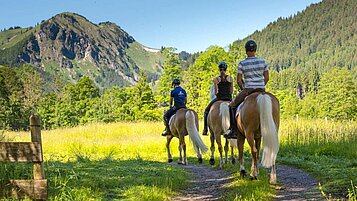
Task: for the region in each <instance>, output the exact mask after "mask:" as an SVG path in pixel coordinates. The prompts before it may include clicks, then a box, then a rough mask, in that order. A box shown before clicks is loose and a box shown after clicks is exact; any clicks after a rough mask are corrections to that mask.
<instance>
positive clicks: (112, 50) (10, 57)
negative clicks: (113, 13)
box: [0, 12, 162, 87]
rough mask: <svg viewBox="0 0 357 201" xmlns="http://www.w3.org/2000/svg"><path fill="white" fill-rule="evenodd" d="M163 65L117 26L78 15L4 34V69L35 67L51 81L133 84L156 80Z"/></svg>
mask: <svg viewBox="0 0 357 201" xmlns="http://www.w3.org/2000/svg"><path fill="white" fill-rule="evenodd" d="M161 62H162V58H161V50H160V49H154V48H149V47H145V46H143V45H141V44H140V43H139V42H137V41H135V39H134V38H133V37H132V36H130V35H129V34H128V33H126V32H125V31H124V30H123V29H121V28H120V27H119V26H118V25H116V24H114V23H111V22H103V23H99V24H94V23H92V22H90V21H89V20H87V19H86V18H85V17H83V16H81V15H78V14H75V13H69V12H65V13H61V14H58V15H56V16H54V17H52V18H51V19H49V20H46V21H43V22H41V24H38V25H37V26H36V27H29V28H20V27H12V28H10V29H9V30H5V31H2V32H0V64H4V65H10V66H20V65H21V64H30V65H32V66H35V67H37V69H38V71H39V72H41V74H43V75H44V77H46V78H47V79H48V80H49V81H54V80H55V79H61V80H62V81H63V82H67V83H68V82H75V81H77V80H78V79H79V78H81V77H83V76H87V77H90V78H91V79H93V80H95V82H96V83H97V84H98V85H99V86H101V87H111V86H127V85H133V84H135V83H136V82H137V81H138V79H139V77H140V74H141V73H145V74H146V75H147V76H148V78H149V79H150V80H157V79H158V77H159V74H160V72H161V70H162V67H161V64H160V63H161Z"/></svg>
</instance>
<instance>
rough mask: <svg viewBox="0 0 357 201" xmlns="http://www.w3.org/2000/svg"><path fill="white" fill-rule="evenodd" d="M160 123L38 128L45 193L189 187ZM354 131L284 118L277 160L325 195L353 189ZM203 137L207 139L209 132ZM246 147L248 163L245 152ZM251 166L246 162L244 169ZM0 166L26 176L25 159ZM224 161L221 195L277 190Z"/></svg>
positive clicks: (136, 196)
mask: <svg viewBox="0 0 357 201" xmlns="http://www.w3.org/2000/svg"><path fill="white" fill-rule="evenodd" d="M162 129H163V126H162V124H161V122H160V123H149V122H144V123H113V124H92V125H87V126H80V127H76V128H68V129H56V130H52V131H43V132H42V135H43V137H42V138H43V149H44V150H43V151H44V158H45V174H46V178H47V179H48V182H49V199H50V200H169V199H170V198H171V197H172V196H174V195H175V194H177V192H178V191H179V190H180V189H184V188H187V187H188V184H187V178H188V177H189V175H188V173H186V172H185V171H184V170H183V169H182V168H181V167H180V166H176V165H175V166H174V165H170V164H167V163H166V160H167V153H166V148H165V141H166V140H165V138H163V137H161V136H160V132H161V131H162ZM356 130H357V124H356V122H330V121H328V122H325V121H323V120H313V121H308V120H299V121H298V122H296V121H295V120H293V119H284V120H282V123H281V130H280V141H281V149H280V152H279V155H278V162H279V163H283V164H289V165H293V166H297V167H299V168H302V169H305V170H306V171H308V172H310V173H311V174H313V175H314V176H315V177H316V178H317V179H318V180H319V182H320V183H321V186H322V189H323V190H324V192H326V193H327V195H328V194H331V195H333V196H336V195H339V196H341V195H346V194H347V193H348V189H349V188H350V189H352V186H351V181H353V183H354V184H356V183H357V181H356V178H357V175H356V172H357V171H356V170H357V161H356V158H357V153H356V152H357V148H356ZM4 135H5V136H6V138H8V139H9V140H12V141H29V140H30V134H29V133H28V132H6V133H4ZM203 139H204V141H205V143H206V145H209V142H208V137H203ZM187 141H189V140H188V138H187ZM177 146H178V140H177V139H176V140H173V142H172V144H171V149H172V154H173V156H174V157H175V156H176V158H174V161H175V160H176V159H177V157H178V154H179V153H178V149H177ZM247 150H248V148H246V152H245V157H246V161H247V162H248V161H250V153H249V152H248V151H247ZM216 153H217V152H216ZM217 155H218V154H216V156H217ZM188 156H189V159H188V160H189V163H196V160H197V159H196V156H195V154H194V151H193V149H192V147H191V143H190V142H189V146H188ZM208 159H209V154H206V155H204V164H205V165H208ZM249 165H250V164H246V169H248V170H249V169H250V166H249ZM1 166H2V168H0V179H1V180H6V179H9V178H11V179H20V178H21V179H26V178H30V177H31V175H32V173H31V168H30V167H29V166H28V165H26V164H24V165H18V164H16V165H14V164H6V163H5V164H4V163H2V164H1ZM213 168H218V167H217V166H215V167H213ZM225 168H226V169H227V170H228V171H231V172H232V173H233V174H234V177H235V181H234V182H233V183H232V184H231V185H230V186H228V187H227V189H225V190H226V191H227V193H226V194H225V200H269V199H271V198H272V196H273V195H274V194H275V189H274V188H272V187H271V186H270V185H269V184H268V176H267V174H266V173H265V172H264V171H263V170H261V171H260V173H261V174H260V175H259V180H258V181H254V182H251V181H249V179H248V178H247V179H240V177H239V173H238V170H239V165H232V164H228V165H227V166H226V167H225ZM278 179H279V175H278ZM0 183H1V182H0Z"/></svg>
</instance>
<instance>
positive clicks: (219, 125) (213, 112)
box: [207, 85, 230, 168]
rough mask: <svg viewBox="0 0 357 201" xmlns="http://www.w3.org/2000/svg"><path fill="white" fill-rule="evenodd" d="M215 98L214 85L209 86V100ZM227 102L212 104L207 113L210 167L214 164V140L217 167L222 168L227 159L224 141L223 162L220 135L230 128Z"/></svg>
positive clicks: (226, 141) (226, 148) (226, 147)
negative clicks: (217, 155)
mask: <svg viewBox="0 0 357 201" xmlns="http://www.w3.org/2000/svg"><path fill="white" fill-rule="evenodd" d="M214 98H215V93H214V85H212V86H211V88H210V99H211V101H212V100H213V99H214ZM228 104H229V102H228V101H221V100H219V101H217V102H215V103H213V105H212V106H211V108H210V111H209V113H208V117H207V125H208V128H209V131H210V141H211V147H210V150H211V157H210V160H209V163H210V164H211V165H214V164H215V160H214V152H215V146H214V141H215V140H216V143H217V146H218V151H219V155H220V163H219V167H220V168H223V167H224V163H227V161H228V159H227V157H228V140H227V139H226V140H225V145H224V151H225V159H224V160H223V149H222V142H221V135H223V133H225V132H226V131H227V130H228V129H229V126H230V117H229V107H228Z"/></svg>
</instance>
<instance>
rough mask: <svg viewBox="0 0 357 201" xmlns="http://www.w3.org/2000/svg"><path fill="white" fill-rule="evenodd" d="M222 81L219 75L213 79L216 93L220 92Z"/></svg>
mask: <svg viewBox="0 0 357 201" xmlns="http://www.w3.org/2000/svg"><path fill="white" fill-rule="evenodd" d="M219 82H220V79H219V77H215V78H214V79H213V84H214V94H217V93H218V83H219Z"/></svg>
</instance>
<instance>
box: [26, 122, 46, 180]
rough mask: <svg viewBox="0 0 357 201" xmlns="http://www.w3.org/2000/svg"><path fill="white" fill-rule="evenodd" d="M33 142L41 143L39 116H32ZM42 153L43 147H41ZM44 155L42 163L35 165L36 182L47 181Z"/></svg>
mask: <svg viewBox="0 0 357 201" xmlns="http://www.w3.org/2000/svg"><path fill="white" fill-rule="evenodd" d="M30 130H31V141H32V142H38V143H41V142H42V139H41V123H40V120H39V118H38V117H37V116H35V115H31V116H30ZM41 153H43V152H42V146H41ZM42 157H43V155H42V154H41V162H34V163H33V178H34V179H35V180H40V179H45V171H44V168H43V158H42Z"/></svg>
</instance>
